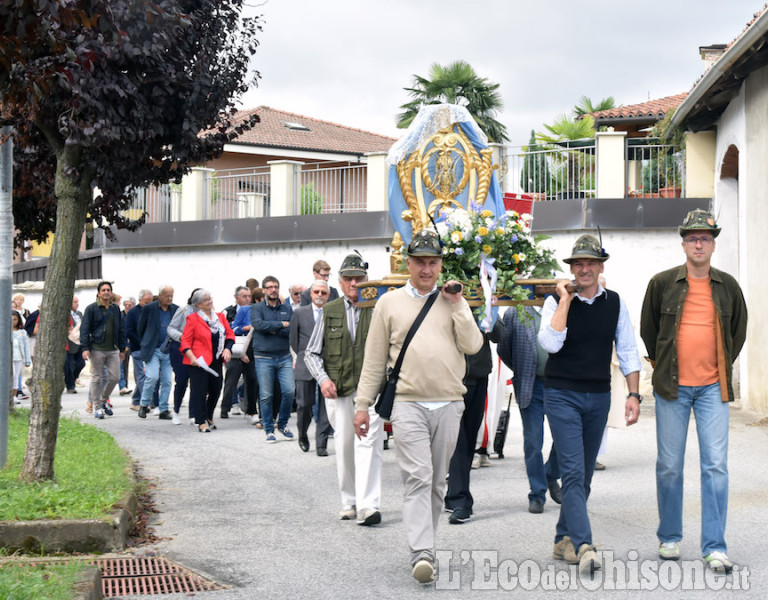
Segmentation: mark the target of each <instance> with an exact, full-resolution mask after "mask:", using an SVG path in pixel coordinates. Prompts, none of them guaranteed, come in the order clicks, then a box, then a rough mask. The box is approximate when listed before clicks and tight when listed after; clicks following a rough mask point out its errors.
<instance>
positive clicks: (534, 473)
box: [499, 306, 561, 514]
mask: <svg viewBox="0 0 768 600" xmlns="http://www.w3.org/2000/svg"><path fill="white" fill-rule="evenodd" d="M525 312H526V317H527V318H526V319H524V320H521V319H520V317H519V316H518V314H517V310H516V309H515V308H508V309H507V311H506V312H505V313H504V329H505V330H506V333H505V336H504V340H503V342H502V343H501V344H499V357H500V358H501V360H502V361H504V364H505V365H507V366H508V367H509V368H510V369H512V371H514V376H513V377H512V386H513V387H514V389H515V400H517V404H518V408H519V409H520V418H521V420H522V422H523V454H524V456H525V470H526V473H527V474H528V483H529V485H530V487H531V491H530V493H529V494H528V511H529V512H532V513H534V514H537V513H541V512H543V511H544V503H545V502H546V493H547V488H549V495H550V496H551V497H552V500H554V501H555V502H557V503H558V504H560V501H561V490H560V484H559V483H558V481H557V480H558V479H559V478H560V468H559V466H558V463H557V453H556V452H555V445H554V443H553V444H552V449H551V450H550V452H549V459H548V460H547V462H546V463H544V459H543V457H542V454H541V448H542V446H543V444H544V367H545V366H546V364H547V358H548V356H549V354H548V353H547V351H546V350H544V349H543V348H542V347H541V346H540V345H539V344H538V341H537V336H536V334H537V333H538V330H539V326H540V324H541V315H540V313H539V312H538V311H536V310H535V309H534V308H533V307H532V306H526V307H525Z"/></svg>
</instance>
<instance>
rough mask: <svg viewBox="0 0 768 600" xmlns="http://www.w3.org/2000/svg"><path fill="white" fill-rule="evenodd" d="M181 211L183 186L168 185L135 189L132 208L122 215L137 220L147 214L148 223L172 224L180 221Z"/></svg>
mask: <svg viewBox="0 0 768 600" xmlns="http://www.w3.org/2000/svg"><path fill="white" fill-rule="evenodd" d="M180 210H181V185H180V184H174V183H167V184H163V185H156V186H150V187H148V188H139V189H135V190H134V191H133V202H132V204H131V206H130V207H129V208H127V209H126V210H124V211H122V214H123V216H124V217H126V218H128V219H133V220H136V219H138V218H140V217H141V215H142V214H144V213H146V214H147V220H146V222H147V223H170V222H172V221H178V220H179V214H180Z"/></svg>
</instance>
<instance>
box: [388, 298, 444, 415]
mask: <svg viewBox="0 0 768 600" xmlns="http://www.w3.org/2000/svg"><path fill="white" fill-rule="evenodd" d="M439 293H440V292H437V291H436V292H433V293H432V294H430V296H429V298H427V301H426V302H425V303H424V306H422V308H421V311H419V314H418V316H417V317H416V320H415V321H414V322H413V325H411V328H410V329H409V330H408V333H407V334H406V336H405V341H403V347H402V348H400V355H399V356H398V357H397V361H396V362H395V366H394V368H392V369H388V371H387V380H386V381H385V382H384V385H383V386H382V388H381V391H380V392H379V397H378V398H376V406H375V409H376V412H377V413H378V414H379V416H380V417H381V418H382V419H384V420H385V421H388V420H389V417H390V416H392V407H393V406H394V404H395V390H396V389H397V380H398V378H399V377H400V367H402V366H403V357H404V356H405V351H406V349H407V348H408V344H410V343H411V340H412V339H413V336H414V335H416V330H417V329H418V328H419V325H421V322H422V321H423V320H424V317H426V316H427V313H428V312H429V309H430V308H432V305H433V304H434V303H435V299H436V298H437V295H438V294H439Z"/></svg>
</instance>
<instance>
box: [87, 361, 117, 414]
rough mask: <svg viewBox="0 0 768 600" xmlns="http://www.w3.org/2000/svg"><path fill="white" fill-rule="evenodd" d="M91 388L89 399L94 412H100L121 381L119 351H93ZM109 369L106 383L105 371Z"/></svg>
mask: <svg viewBox="0 0 768 600" xmlns="http://www.w3.org/2000/svg"><path fill="white" fill-rule="evenodd" d="M90 360H91V388H90V391H89V397H90V400H91V402H92V403H93V410H94V411H96V410H99V409H100V408H101V407H102V405H103V404H104V400H109V395H110V394H111V393H112V390H114V389H115V386H116V385H117V381H118V379H120V354H119V353H118V351H117V350H91V358H90ZM105 366H106V367H107V380H106V381H104V378H103V375H102V373H103V371H104V367H105Z"/></svg>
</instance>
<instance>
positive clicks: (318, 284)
mask: <svg viewBox="0 0 768 600" xmlns="http://www.w3.org/2000/svg"><path fill="white" fill-rule="evenodd" d="M309 292H310V296H311V299H312V303H311V304H308V305H306V306H302V307H300V308H297V309H296V310H295V311H294V312H293V318H292V319H291V331H290V334H289V336H288V341H289V343H290V346H291V350H293V352H294V354H295V355H296V358H295V361H294V363H293V375H294V379H295V380H296V425H297V427H298V430H299V448H301V449H302V450H303V451H304V452H308V451H309V437H308V436H307V431H308V430H309V424H310V423H311V422H312V408H313V406H314V405H315V399H317V400H318V402H319V405H318V410H317V427H316V428H315V432H316V434H315V447H316V449H317V455H318V456H328V450H327V445H328V435H329V434H330V431H331V425H330V422H329V421H328V414H327V412H326V410H325V398H323V395H322V394H320V393H319V392H318V387H317V382H316V381H315V380H314V379H313V377H312V374H311V373H310V372H309V369H307V365H306V364H305V363H304V351H305V350H306V348H307V344H308V343H309V338H310V337H311V336H312V331H313V330H314V328H315V323H316V322H317V320H318V319H322V318H323V305H324V304H325V303H326V302H328V297H329V293H330V292H329V286H328V282H327V281H325V280H324V279H315V281H314V282H313V283H312V286H311V287H310V288H309Z"/></svg>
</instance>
